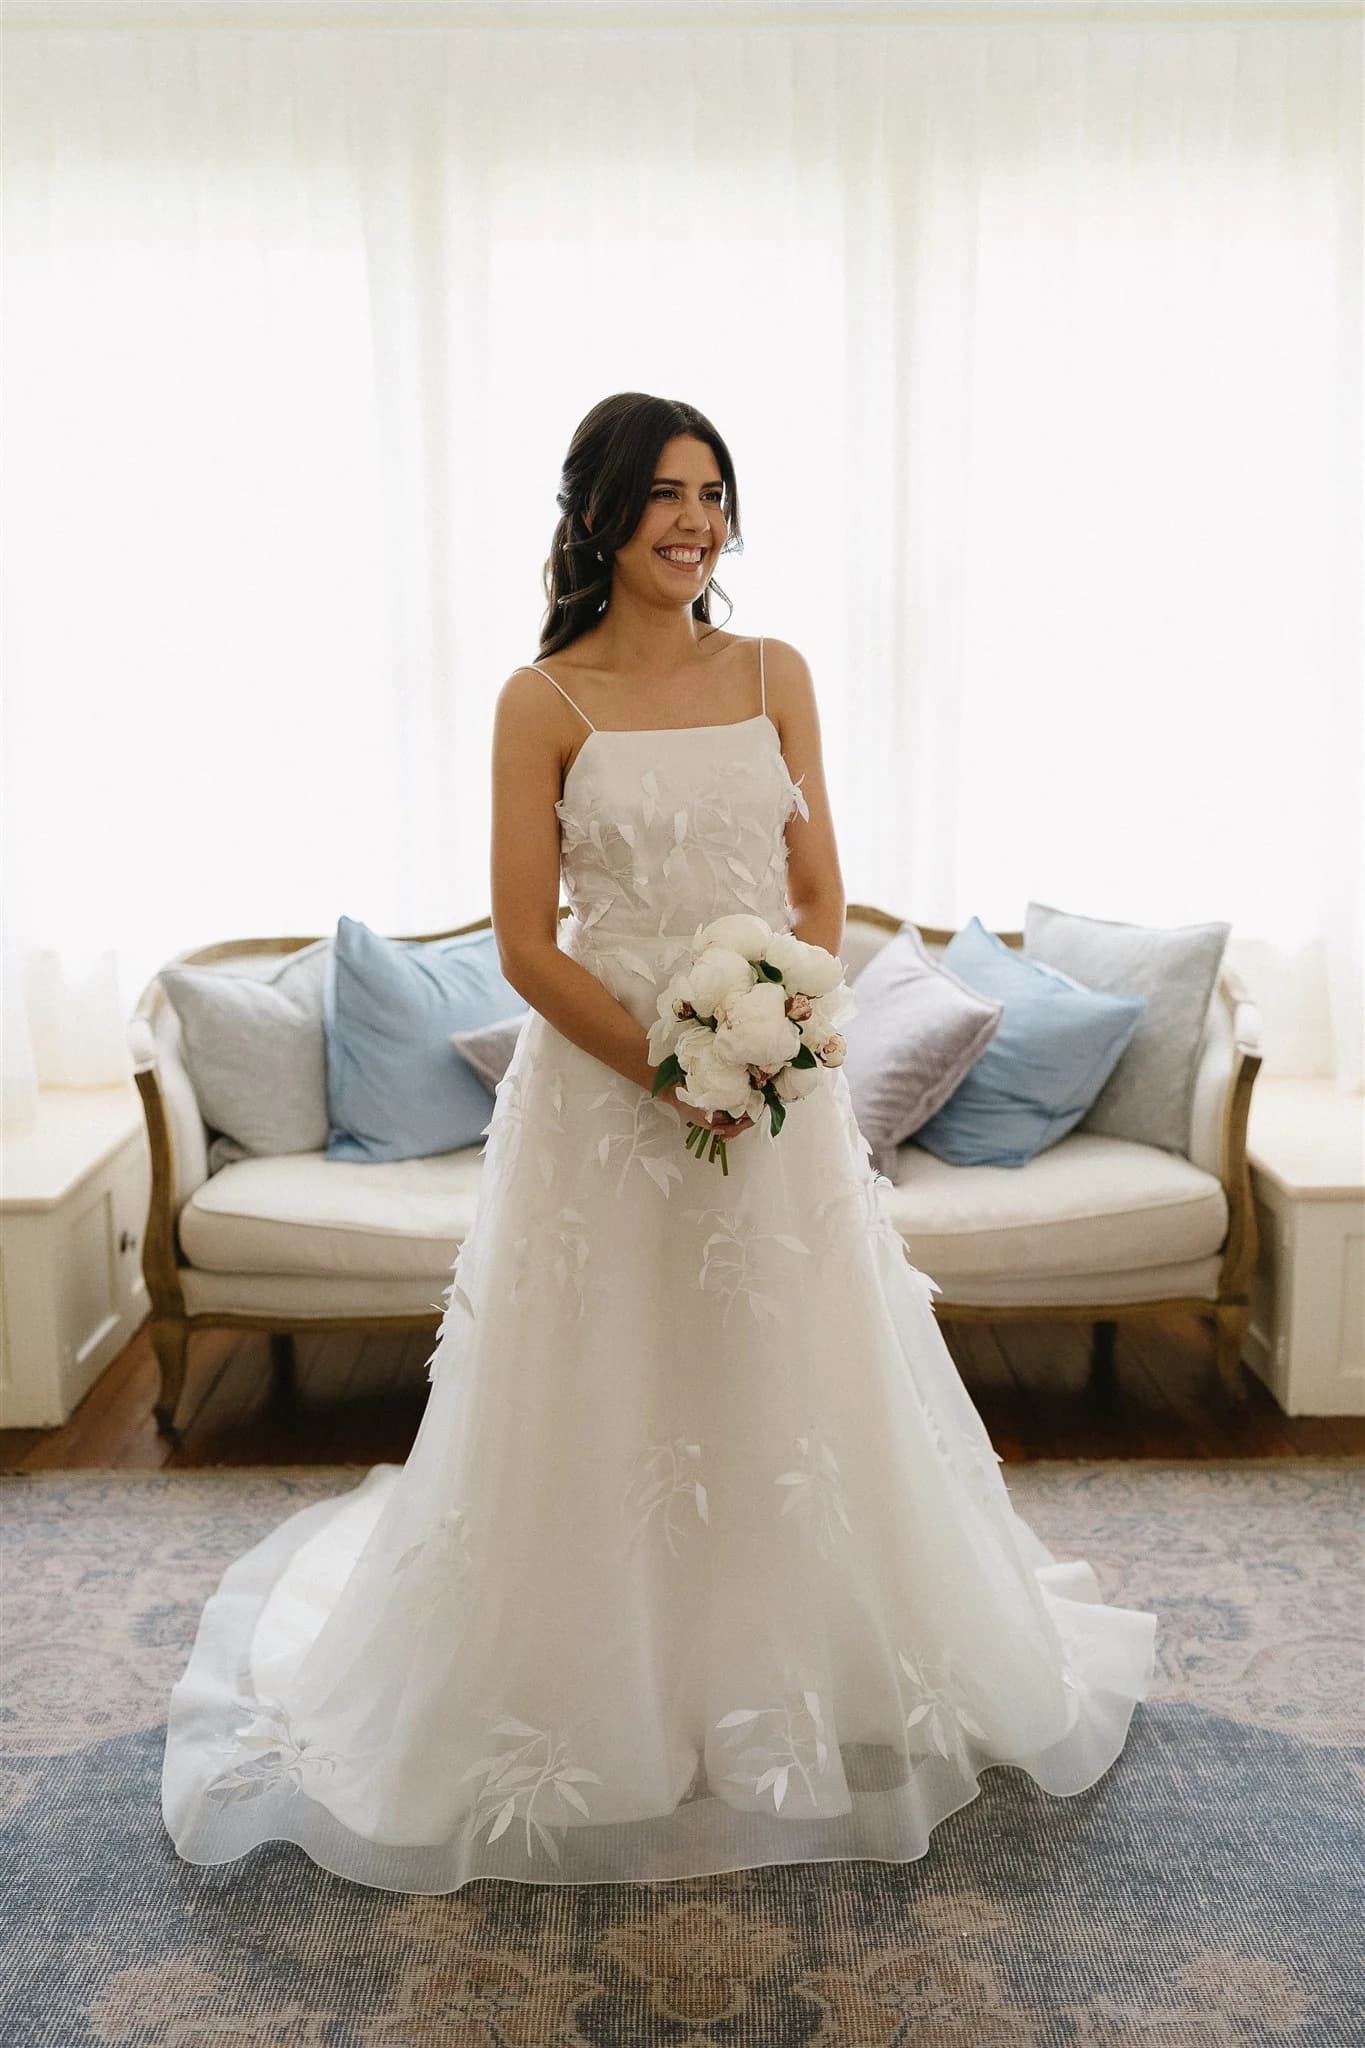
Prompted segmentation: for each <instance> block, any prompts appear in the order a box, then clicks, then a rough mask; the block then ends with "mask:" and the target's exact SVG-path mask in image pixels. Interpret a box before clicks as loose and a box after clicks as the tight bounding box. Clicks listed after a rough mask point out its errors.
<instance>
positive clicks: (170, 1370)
mask: <svg viewBox="0 0 1365 2048" xmlns="http://www.w3.org/2000/svg"><path fill="white" fill-rule="evenodd" d="M151 1332H152V1349H153V1351H154V1352H155V1353H156V1362H157V1365H158V1367H159V1368H160V1372H161V1394H160V1399H159V1400H158V1401H157V1402H156V1404H155V1407H154V1408H153V1410H152V1412H153V1414H154V1415H155V1417H156V1426H157V1428H158V1429H159V1430H160V1432H161V1434H162V1435H163V1436H169V1437H174V1436H175V1434H176V1427H175V1411H176V1407H177V1405H178V1404H179V1401H180V1396H181V1393H182V1392H183V1390H184V1385H185V1366H186V1364H187V1362H188V1357H189V1345H190V1326H189V1324H188V1323H182V1322H178V1321H177V1320H175V1319H174V1318H173V1317H164V1316H154V1317H153V1318H152V1326H151Z"/></svg>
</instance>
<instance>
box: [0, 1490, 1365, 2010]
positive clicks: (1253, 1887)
mask: <svg viewBox="0 0 1365 2048" xmlns="http://www.w3.org/2000/svg"><path fill="white" fill-rule="evenodd" d="M360 1476H361V1475H360V1471H359V1470H358V1469H357V1468H355V1467H330V1468H326V1467H324V1468H311V1469H302V1468H287V1469H273V1470H263V1469H257V1470H248V1471H241V1470H210V1471H200V1472H186V1473H174V1474H145V1475H142V1474H126V1475H125V1474H109V1473H98V1472H96V1473H58V1474H34V1475H31V1476H22V1475H12V1476H10V1477H8V1478H5V1479H3V1480H0V1499H2V1500H3V1505H4V1507H5V1510H6V1520H7V1531H6V1542H5V1553H4V1555H5V1560H6V1580H7V1586H6V1592H7V1598H6V1618H5V1642H6V1651H5V1670H4V1707H3V1719H0V1810H3V1812H4V1814H5V1840H6V1847H5V1852H4V1855H5V1865H4V1898H5V1908H6V1910H5V1915H4V1932H3V1935H0V2042H3V2044H4V2048H95V2044H106V2043H118V2044H120V2048H643V2044H646V2043H650V2044H653V2043H667V2044H670V2048H789V2044H790V2048H796V2044H798V2043H800V2044H803V2048H1241V2044H1247V2043H1263V2042H1264V2043H1274V2044H1281V2043H1284V2044H1292V2048H1360V2044H1361V2043H1362V2042H1365V2001H1363V2000H1362V1991H1361V1987H1362V1983H1365V1947H1363V1946H1362V1928H1365V1899H1362V1896H1361V1893H1362V1889H1363V1887H1362V1869H1363V1868H1365V1854H1362V1852H1363V1851H1365V1826H1362V1801H1361V1792H1362V1787H1363V1786H1365V1747H1363V1745H1365V1690H1363V1689H1362V1662H1363V1661H1365V1660H1363V1659H1362V1645H1361V1627H1360V1588H1361V1562H1362V1545H1361V1513H1360V1509H1361V1499H1362V1492H1363V1491H1365V1487H1363V1486H1362V1479H1363V1478H1365V1467H1362V1466H1361V1465H1359V1464H1353V1463H1351V1462H1348V1461H1344V1460H1317V1459H1314V1460H1296V1461H1294V1462H1293V1463H1288V1464H1286V1463H1280V1462H1275V1463H1273V1464H1267V1463H1254V1462H1245V1463H1243V1462H1236V1463H1232V1462H1229V1463H1223V1464H1205V1463H1197V1464H1196V1463H1183V1464H1162V1465H1157V1464H1146V1463H1131V1464H1126V1463H1125V1464H1115V1463H1104V1464H1093V1463H1071V1462H1062V1461H1057V1462H1053V1461H1046V1462H1041V1463H1036V1464H1028V1465H1014V1466H1008V1467H1006V1468H1005V1476H1006V1480H1007V1483H1008V1485H1009V1488H1010V1493H1011V1496H1012V1498H1013V1499H1014V1501H1015V1504H1016V1506H1017V1507H1018V1508H1019V1511H1020V1513H1021V1514H1023V1515H1024V1516H1025V1518H1026V1519H1027V1520H1029V1521H1030V1522H1032V1524H1033V1526H1034V1527H1035V1528H1036V1529H1037V1531H1038V1533H1039V1535H1040V1536H1041V1537H1042V1538H1043V1540H1044V1542H1046V1543H1048V1544H1049V1545H1050V1547H1051V1548H1053V1549H1054V1550H1055V1551H1056V1552H1057V1553H1058V1555H1060V1556H1063V1557H1065V1556H1084V1557H1087V1558H1089V1560H1090V1561H1091V1563H1092V1564H1093V1565H1094V1567H1095V1569H1096V1572H1097V1574H1098V1577H1099V1580H1100V1587H1101V1592H1102V1595H1103V1597H1104V1599H1105V1600H1106V1601H1111V1602H1117V1603H1119V1604H1122V1605H1125V1606H1131V1607H1149V1608H1152V1609H1154V1610H1155V1611H1156V1612H1157V1614H1158V1616H1159V1617H1160V1626H1159V1629H1158V1637H1157V1644H1158V1657H1159V1665H1158V1681H1157V1685H1156V1687H1155V1689H1154V1691H1153V1694H1152V1696H1151V1698H1150V1699H1149V1700H1148V1701H1146V1702H1145V1703H1144V1704H1142V1705H1140V1706H1139V1707H1138V1709H1137V1713H1136V1716H1135V1718H1134V1722H1133V1727H1132V1731H1131V1734H1130V1737H1129V1741H1128V1746H1127V1748H1126V1749H1125V1751H1124V1753H1123V1754H1122V1756H1121V1757H1120V1758H1119V1759H1118V1761H1117V1763H1116V1764H1115V1765H1114V1766H1113V1768H1112V1769H1111V1770H1110V1771H1109V1772H1107V1773H1106V1775H1105V1776H1104V1777H1103V1778H1101V1779H1100V1780H1099V1782H1098V1784H1096V1785H1094V1786H1092V1787H1091V1789H1090V1790H1089V1791H1088V1792H1085V1793H1081V1794H1080V1795H1078V1796H1077V1797H1075V1798H1073V1799H1065V1800H1057V1799H1051V1798H1049V1797H1048V1795H1047V1794H1046V1793H1044V1792H1042V1791H1041V1790H1040V1789H1039V1788H1038V1787H1036V1786H1035V1785H1034V1784H1033V1782H1032V1780H1030V1779H1029V1778H1027V1777H1026V1776H1025V1774H1024V1773H1022V1772H1021V1771H1019V1770H1016V1769H1014V1768H1013V1767H1000V1766H997V1767H995V1768H993V1769H991V1770H988V1771H987V1772H986V1773H985V1774H984V1775H983V1778H982V1789H981V1792H980V1794H979V1796H978V1797H977V1798H976V1799H975V1800H974V1801H973V1802H972V1803H971V1804H970V1805H969V1806H966V1807H964V1808H962V1809H961V1810H960V1811H959V1812H957V1813H956V1814H953V1815H951V1816H950V1817H949V1818H948V1819H947V1820H946V1821H945V1822H944V1823H942V1825H941V1826H940V1827H939V1828H938V1829H936V1831H935V1833H934V1836H933V1839H932V1843H931V1846H930V1849H929V1853H928V1854H927V1855H926V1856H924V1857H922V1858H921V1859H920V1860H918V1861H917V1862H912V1863H906V1864H882V1863H873V1862H870V1861H860V1862H838V1863H820V1864H808V1865H802V1866H790V1865H788V1866H778V1867H772V1868H768V1869H760V1870H748V1871H735V1872H730V1873H727V1874H725V1875H722V1876H714V1877H702V1878H693V1879H688V1880H682V1881H679V1882H676V1883H668V1884H660V1885H643V1884H623V1885H587V1886H554V1885H529V1884H519V1883H518V1884H510V1883H502V1882H500V1881H498V1880H496V1879H483V1880H476V1881H475V1882H474V1883H472V1884H470V1885H467V1886H465V1887H464V1888H463V1890H461V1891H459V1892H455V1893H451V1894H447V1895H445V1896H436V1897H408V1896H404V1895H400V1894H394V1893H384V1892H376V1891H371V1890H368V1889H366V1888H364V1887H361V1886H357V1885H353V1884H348V1883H347V1882H346V1881H345V1880H343V1879H340V1878H336V1877H333V1876H331V1875H329V1874H328V1873H326V1872H324V1871H321V1870H319V1869H318V1868H317V1867H316V1866H315V1865H313V1864H311V1863H310V1862H309V1861H308V1859H307V1857H306V1856H305V1855H304V1854H303V1852H302V1851H301V1850H300V1849H298V1848H297V1847H295V1846H294V1845H293V1844H288V1843H272V1844H270V1845H268V1846H267V1847H266V1848H264V1849H261V1850H258V1851H255V1852H253V1854H252V1855H251V1856H249V1857H247V1858H246V1859H244V1860H243V1861H242V1862H241V1863H238V1864H231V1865H225V1866H222V1867H220V1868H217V1869H211V1870H200V1869H195V1868H192V1867H190V1866H188V1865H185V1864H182V1863H181V1862H180V1861H179V1859H178V1858H177V1857H176V1855H175V1852H174V1850H173V1849H172V1847H171V1845H170V1842H169V1840H168V1839H167V1837H166V1835H165V1833H164V1830H163V1828H162V1824H161V1812H160V1788H159V1776H160V1765H161V1746H162V1731H163V1727H164V1711H165V1701H166V1696H167V1694H168V1692H169V1690H170V1687H171V1685H172V1684H173V1683H174V1681H175V1679H176V1678H177V1677H178V1676H179V1675H180V1672H181V1670H182V1668H183V1666H184V1662H185V1658H186V1656H187V1654H188V1651H189V1646H190V1642H191V1639H192V1637H193V1632H194V1628H195V1625H196V1622H197V1619H198V1615H199V1611H200V1608H201V1606H202V1603H203V1601H204V1600H205V1598H206V1597H207V1595H208V1594H209V1592H210V1591H211V1590H212V1588H213V1586H214V1584H215V1583H216V1581H217V1579H218V1576H219V1574H220V1573H221V1571H222V1569H223V1567H224V1566H225V1565H226V1564H227V1563H228V1561H229V1560H230V1559H231V1558H233V1557H234V1556H236V1555H237V1554H238V1552H240V1551H242V1550H244V1549H246V1548H247V1546H248V1545H249V1544H251V1543H253V1542H254V1541H255V1540H256V1539H257V1538H258V1537H259V1536H262V1535H264V1534H265V1532H266V1531H267V1530H268V1529H269V1528H270V1527H272V1526H273V1524H274V1523H276V1522H277V1521H280V1520H282V1519H283V1517H284V1516H285V1515H287V1514H289V1513H291V1512H292V1511H293V1510H294V1509H295V1508H297V1507H301V1506H304V1505H306V1504H307V1503H308V1502H310V1501H313V1500H317V1499H319V1498H321V1497H322V1496H323V1495H326V1494H332V1493H339V1492H342V1491H344V1490H346V1489H347V1488H349V1487H351V1486H354V1485H355V1484H356V1483H357V1481H358V1479H359V1477H360Z"/></svg>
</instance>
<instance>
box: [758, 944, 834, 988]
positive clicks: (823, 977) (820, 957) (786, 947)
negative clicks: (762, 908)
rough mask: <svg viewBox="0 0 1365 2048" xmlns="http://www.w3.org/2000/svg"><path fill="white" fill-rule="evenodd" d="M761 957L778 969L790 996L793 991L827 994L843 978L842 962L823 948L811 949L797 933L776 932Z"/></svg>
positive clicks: (815, 947)
mask: <svg viewBox="0 0 1365 2048" xmlns="http://www.w3.org/2000/svg"><path fill="white" fill-rule="evenodd" d="M760 957H761V958H762V959H764V960H767V961H768V962H769V963H770V964H771V965H772V966H773V967H775V968H776V969H777V971H778V973H779V974H780V975H781V976H782V979H783V981H784V982H785V983H786V986H787V993H788V995H790V994H791V993H792V991H793V990H794V989H800V991H801V993H802V994H803V995H807V996H824V995H828V994H829V993H830V991H831V990H832V989H834V988H837V986H838V984H839V983H840V982H841V981H842V980H843V978H844V969H843V962H842V961H841V960H839V959H837V958H836V956H835V955H834V954H833V953H831V952H828V951H827V950H826V948H825V947H824V946H808V945H807V944H806V942H805V940H804V939H798V938H797V936H796V934H795V933H794V932H774V933H773V935H772V937H771V938H770V939H769V941H768V943H767V945H766V946H765V947H764V949H763V952H762V955H761V956H760Z"/></svg>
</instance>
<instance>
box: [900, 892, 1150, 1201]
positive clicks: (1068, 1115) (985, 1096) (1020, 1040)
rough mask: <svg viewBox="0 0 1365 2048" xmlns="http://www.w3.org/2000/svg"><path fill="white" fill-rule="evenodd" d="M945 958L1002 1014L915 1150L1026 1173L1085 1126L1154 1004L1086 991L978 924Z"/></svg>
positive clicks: (918, 1135) (923, 1128) (956, 1162)
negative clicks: (1039, 1158)
mask: <svg viewBox="0 0 1365 2048" xmlns="http://www.w3.org/2000/svg"><path fill="white" fill-rule="evenodd" d="M941 957H942V964H943V965H944V966H945V967H948V968H951V969H952V971H953V973H954V974H956V975H957V976H958V977H959V979H960V980H962V981H965V982H966V984H967V986H968V988H974V989H975V990H976V991H977V992H978V994H980V995H983V996H988V997H990V998H991V999H992V1000H994V1001H998V1002H1003V1003H1004V1005H1005V1014H1004V1016H1003V1017H1002V1018H1001V1019H1000V1025H999V1028H998V1030H997V1031H996V1034H995V1036H994V1038H993V1039H992V1040H991V1042H990V1044H989V1045H988V1046H987V1047H986V1050H985V1051H984V1052H983V1053H982V1055H981V1057H980V1059H979V1060H977V1062H976V1064H975V1065H974V1066H973V1068H972V1070H971V1072H970V1073H969V1074H968V1075H967V1076H966V1078H965V1079H964V1080H963V1081H962V1082H961V1084H960V1085H959V1086H958V1087H957V1088H955V1089H954V1091H953V1093H952V1094H951V1095H950V1096H949V1097H948V1100H947V1101H946V1102H945V1103H944V1105H943V1107H942V1108H941V1109H939V1110H937V1111H935V1113H934V1115H933V1116H931V1117H930V1118H929V1120H928V1122H927V1123H923V1124H921V1125H920V1127H919V1129H918V1130H917V1131H916V1132H915V1133H914V1135H913V1137H912V1138H911V1140H910V1143H911V1144H912V1145H923V1147H924V1149H925V1151H926V1152H932V1153H933V1154H934V1156H935V1157H936V1158H938V1159H946V1160H947V1161H948V1162H949V1163H950V1164H951V1165H953V1166H1027V1165H1028V1162H1029V1160H1030V1159H1033V1158H1035V1157H1036V1156H1037V1154H1038V1153H1039V1152H1044V1151H1046V1150H1047V1148H1048V1146H1049V1145H1055V1144H1056V1143H1057V1140H1058V1139H1059V1138H1064V1137H1065V1136H1066V1134H1067V1132H1068V1131H1069V1130H1070V1129H1071V1128H1072V1126H1073V1125H1075V1124H1078V1123H1079V1122H1080V1120H1081V1118H1082V1117H1083V1116H1084V1115H1085V1113H1086V1111H1087V1110H1088V1109H1089V1107H1090V1105H1091V1103H1092V1102H1093V1101H1094V1100H1095V1097H1096V1096H1097V1095H1098V1094H1099V1092H1100V1090H1101V1088H1103V1086H1104V1084H1105V1082H1106V1081H1107V1080H1108V1079H1109V1076H1110V1075H1111V1074H1112V1073H1113V1071H1114V1068H1115V1067H1116V1066H1117V1065H1118V1063H1119V1061H1120V1060H1121V1059H1122V1057H1123V1054H1124V1052H1125V1051H1126V1049H1127V1047H1128V1043H1129V1041H1130V1039H1131V1038H1132V1036H1133V1033H1134V1032H1135V1031H1136V1030H1137V1028H1138V1023H1139V1021H1140V1019H1141V1017H1142V1013H1143V1011H1144V1010H1145V1009H1146V1007H1147V999H1146V997H1145V996H1124V995H1107V994H1104V993H1102V992H1101V991H1099V990H1097V989H1090V988H1086V987H1085V986H1084V985H1083V984H1082V983H1081V982H1079V981H1073V980H1072V978H1071V976H1070V975H1069V974H1063V973H1062V971H1061V969H1060V968H1058V967H1047V966H1045V965H1044V964H1043V962H1042V961H1040V960H1032V959H1028V958H1026V957H1025V956H1024V955H1023V954H1021V953H1017V952H1015V951H1014V950H1013V948H1012V947H1010V946H1007V945H1006V944H1005V942H1004V940H1003V939H1001V938H997V936H996V935H995V933H994V932H988V931H987V930H986V927H985V926H984V925H983V924H982V922H981V920H980V918H978V917H974V918H972V920H971V921H970V923H968V924H966V925H964V926H963V928H962V930H961V931H960V932H958V933H956V934H955V936H954V937H953V938H952V939H951V940H950V941H949V943H948V944H947V945H946V946H945V947H944V949H943V953H942V956H941Z"/></svg>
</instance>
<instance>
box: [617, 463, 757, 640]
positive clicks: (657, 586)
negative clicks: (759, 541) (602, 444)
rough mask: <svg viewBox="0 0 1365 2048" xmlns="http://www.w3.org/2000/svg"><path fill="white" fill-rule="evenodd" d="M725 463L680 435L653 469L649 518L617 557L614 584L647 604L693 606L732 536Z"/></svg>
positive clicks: (647, 512) (636, 530) (637, 529)
mask: <svg viewBox="0 0 1365 2048" xmlns="http://www.w3.org/2000/svg"><path fill="white" fill-rule="evenodd" d="M724 495H725V486H724V484H723V482H722V480H721V474H720V465H719V464H718V463H717V461H716V458H715V456H714V454H713V453H712V451H711V449H710V448H709V447H708V445H707V443H706V442H705V441H698V440H697V439H696V438H695V437H694V436H693V435H691V434H675V435H674V436H673V438H672V440H671V441H665V443H664V445H663V448H662V449H661V450H660V453H659V459H658V461H657V462H656V463H655V465H654V480H653V482H652V483H651V484H650V487H649V500H648V503H647V504H646V506H645V510H644V515H643V517H642V518H641V520H640V524H639V525H638V526H637V527H636V529H635V531H634V533H633V534H632V535H631V537H630V539H629V540H628V541H627V542H626V544H625V546H624V547H623V548H619V549H618V550H617V553H616V560H615V563H614V565H613V580H614V581H615V580H616V579H618V578H619V579H623V580H624V581H625V583H626V585H627V587H628V588H629V589H630V590H631V591H632V592H634V593H636V594H637V595H638V596H640V597H641V598H642V599H643V600H645V602H647V603H658V602H659V601H660V600H667V601H669V602H671V603H673V604H679V603H681V604H685V605H691V604H692V603H694V602H695V600H696V598H697V596H698V593H699V592H700V591H702V590H704V589H705V588H706V585H707V583H708V582H709V581H710V579H711V576H712V574H713V573H714V571H715V566H716V557H717V556H718V555H719V553H720V551H721V549H722V548H723V547H724V545H725V543H726V541H727V539H728V538H729V533H730V528H729V522H728V521H727V519H726V516H725V508H724V504H723V502H722V501H723V499H724Z"/></svg>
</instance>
